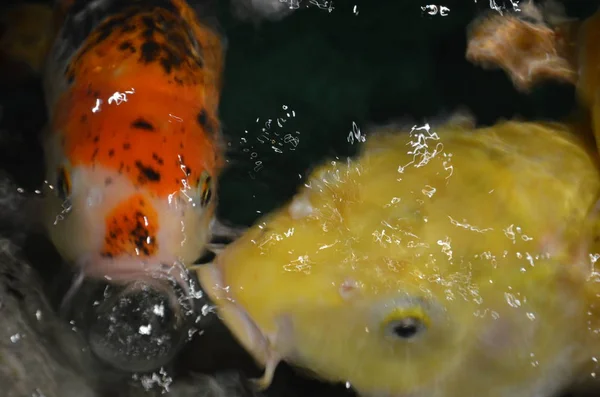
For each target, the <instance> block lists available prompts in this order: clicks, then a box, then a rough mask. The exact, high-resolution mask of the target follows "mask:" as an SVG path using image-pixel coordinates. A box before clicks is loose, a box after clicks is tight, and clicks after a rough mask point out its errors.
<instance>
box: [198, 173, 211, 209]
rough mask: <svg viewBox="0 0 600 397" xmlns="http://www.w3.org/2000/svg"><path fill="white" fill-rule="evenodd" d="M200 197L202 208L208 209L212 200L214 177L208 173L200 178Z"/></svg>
mask: <svg viewBox="0 0 600 397" xmlns="http://www.w3.org/2000/svg"><path fill="white" fill-rule="evenodd" d="M197 186H198V193H199V194H198V195H199V197H200V206H201V207H206V206H207V205H208V204H209V203H210V200H211V199H212V177H211V176H210V174H209V173H208V172H207V171H204V172H203V173H202V175H201V176H200V178H198V185H197Z"/></svg>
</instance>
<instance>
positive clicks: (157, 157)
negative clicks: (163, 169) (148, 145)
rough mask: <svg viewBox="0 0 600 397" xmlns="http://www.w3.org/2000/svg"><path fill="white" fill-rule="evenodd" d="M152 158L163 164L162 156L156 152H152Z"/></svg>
mask: <svg viewBox="0 0 600 397" xmlns="http://www.w3.org/2000/svg"><path fill="white" fill-rule="evenodd" d="M152 158H153V159H154V161H156V162H157V163H158V164H159V165H163V164H164V163H165V162H164V161H163V159H162V158H160V156H159V155H158V154H156V153H152Z"/></svg>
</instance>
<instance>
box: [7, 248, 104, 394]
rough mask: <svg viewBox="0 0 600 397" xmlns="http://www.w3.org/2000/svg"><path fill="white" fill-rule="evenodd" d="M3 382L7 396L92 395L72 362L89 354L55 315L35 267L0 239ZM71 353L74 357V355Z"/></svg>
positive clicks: (15, 249) (91, 391)
mask: <svg viewBox="0 0 600 397" xmlns="http://www.w3.org/2000/svg"><path fill="white" fill-rule="evenodd" d="M0 318H1V319H2V326H1V327H0V385H2V396H3V397H24V396H35V397H37V396H40V397H41V396H45V397H71V396H72V397H88V396H89V397H94V396H96V394H94V392H93V390H92V389H91V387H90V386H89V385H88V384H87V382H86V381H85V379H84V377H83V376H82V375H81V374H78V373H77V372H76V371H74V370H73V369H72V367H71V366H70V365H69V364H68V362H69V361H70V360H72V357H68V356H69V354H68V353H65V351H63V350H60V349H58V347H59V346H60V347H65V348H66V347H68V348H69V351H70V353H72V354H73V353H74V357H77V356H79V357H78V358H77V359H76V360H77V361H82V360H81V359H82V358H83V356H85V353H84V349H83V345H82V344H81V342H80V341H78V340H77V336H76V334H74V333H73V332H71V331H70V330H69V329H68V328H67V327H66V326H65V325H64V324H61V323H60V322H59V321H57V319H56V318H55V317H54V315H53V313H52V311H51V309H50V308H49V306H48V304H47V302H46V301H45V298H44V296H43V294H42V292H41V287H40V282H39V281H38V279H37V277H36V276H35V274H34V272H33V270H32V269H31V267H30V266H29V265H28V264H27V263H25V262H24V261H22V260H21V259H20V258H19V257H18V249H17V247H16V246H15V245H14V244H13V243H11V242H10V241H9V240H7V239H4V238H2V239H0ZM72 354H71V355H72Z"/></svg>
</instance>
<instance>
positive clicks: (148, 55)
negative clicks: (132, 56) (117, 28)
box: [140, 40, 160, 63]
mask: <svg viewBox="0 0 600 397" xmlns="http://www.w3.org/2000/svg"><path fill="white" fill-rule="evenodd" d="M140 49H141V51H142V54H141V56H140V60H141V61H142V62H144V63H151V62H154V61H156V59H157V58H158V55H159V54H160V45H158V43H157V42H156V41H154V40H148V41H146V42H145V43H144V44H142V46H141V47H140Z"/></svg>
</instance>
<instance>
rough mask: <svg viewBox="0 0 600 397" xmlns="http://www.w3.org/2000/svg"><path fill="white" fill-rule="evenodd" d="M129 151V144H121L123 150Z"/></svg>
mask: <svg viewBox="0 0 600 397" xmlns="http://www.w3.org/2000/svg"><path fill="white" fill-rule="evenodd" d="M129 149H131V144H130V143H124V144H123V150H129Z"/></svg>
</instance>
